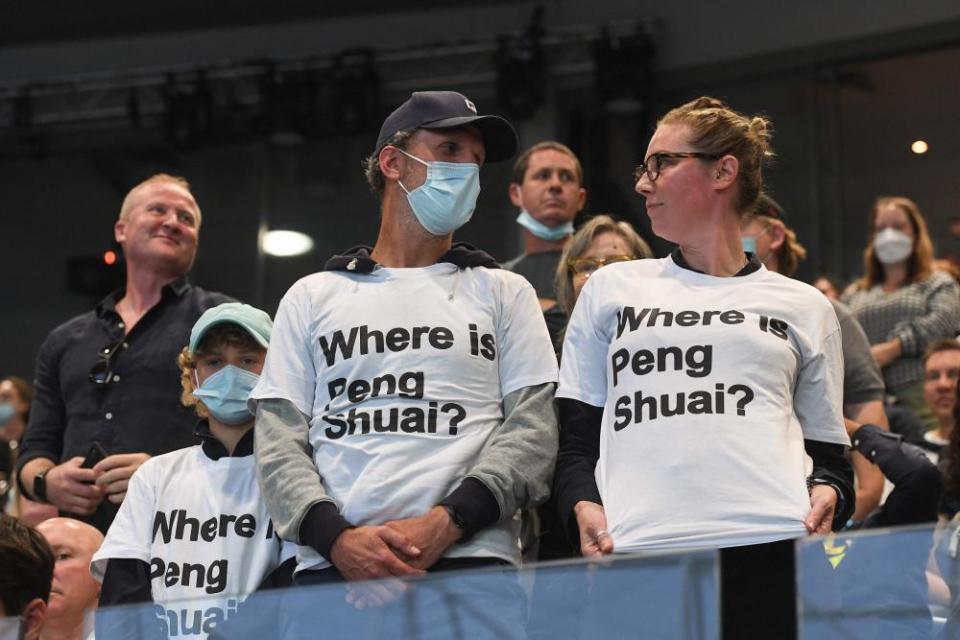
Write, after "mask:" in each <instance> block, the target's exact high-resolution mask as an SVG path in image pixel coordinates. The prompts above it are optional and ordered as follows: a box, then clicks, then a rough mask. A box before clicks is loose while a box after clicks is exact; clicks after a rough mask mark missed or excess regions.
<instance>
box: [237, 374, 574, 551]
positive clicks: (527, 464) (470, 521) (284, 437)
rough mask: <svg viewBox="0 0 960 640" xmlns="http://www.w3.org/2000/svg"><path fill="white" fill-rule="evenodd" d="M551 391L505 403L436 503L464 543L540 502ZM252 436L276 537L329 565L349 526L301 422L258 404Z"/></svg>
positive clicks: (279, 408)
mask: <svg viewBox="0 0 960 640" xmlns="http://www.w3.org/2000/svg"><path fill="white" fill-rule="evenodd" d="M555 387H556V385H555V384H554V383H552V382H549V383H545V384H541V385H534V386H530V387H524V388H522V389H518V390H517V391H514V392H513V393H510V394H509V395H507V396H506V397H505V398H504V400H503V413H504V419H503V423H502V424H501V425H500V427H499V428H497V429H496V430H495V431H494V433H493V434H492V435H491V437H490V439H489V441H488V442H487V444H486V446H485V447H484V449H483V451H482V452H481V453H480V456H479V457H478V459H477V461H476V463H475V464H474V465H473V467H472V468H471V469H470V470H469V472H468V473H467V476H466V477H465V478H464V480H463V481H462V482H461V483H460V484H459V485H458V486H457V488H456V489H454V490H453V491H452V492H451V493H450V494H449V495H448V496H447V497H446V498H444V499H443V500H442V501H441V502H440V504H442V505H446V506H449V507H451V508H453V509H454V510H455V512H456V513H457V516H458V518H459V519H460V520H461V521H462V525H463V531H464V539H467V538H469V537H470V536H472V535H473V534H475V533H476V532H477V531H479V530H481V529H483V528H485V527H487V526H489V525H491V524H493V523H495V522H498V521H500V520H504V519H506V518H510V517H513V514H514V513H515V512H516V511H517V510H518V509H524V508H527V507H532V506H535V505H537V504H539V503H541V502H543V501H545V500H546V499H547V496H548V495H549V490H550V483H551V481H552V477H553V468H554V464H555V462H556V457H557V433H558V432H557V416H556V411H555V409H554V405H553V395H554V390H555ZM255 429H256V437H255V438H254V447H255V452H256V456H257V479H258V481H259V482H260V488H261V491H262V492H263V496H264V500H265V501H266V503H267V509H268V510H269V512H270V516H271V517H272V518H273V522H274V526H275V527H276V529H277V531H278V532H279V533H280V535H281V537H283V538H286V539H288V540H292V541H294V542H297V543H299V544H308V545H310V546H312V547H313V548H315V549H316V550H317V551H318V552H320V554H321V555H323V556H324V557H326V558H329V557H330V555H329V554H330V548H331V547H332V545H333V542H334V540H335V539H336V537H337V536H338V535H339V534H340V533H341V532H342V531H343V530H344V529H346V528H349V527H351V526H353V525H352V524H351V523H350V522H349V521H347V520H346V519H344V518H343V516H342V515H340V513H339V509H338V507H337V505H336V504H335V503H334V502H333V499H332V498H330V496H328V495H327V493H326V490H325V489H324V487H323V479H322V478H321V476H320V474H319V473H318V471H317V468H316V466H315V465H314V462H313V450H312V448H311V447H310V443H309V440H308V434H309V422H308V420H307V417H306V416H305V415H303V414H302V413H300V411H299V410H298V409H297V408H296V407H295V406H294V405H293V403H291V402H289V401H287V400H278V399H269V400H261V401H260V402H259V403H258V404H257V420H256V426H255Z"/></svg>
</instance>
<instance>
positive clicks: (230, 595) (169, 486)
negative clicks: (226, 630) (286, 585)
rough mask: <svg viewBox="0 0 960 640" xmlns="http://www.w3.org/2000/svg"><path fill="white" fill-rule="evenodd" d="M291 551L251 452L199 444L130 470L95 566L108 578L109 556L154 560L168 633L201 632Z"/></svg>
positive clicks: (97, 574) (155, 588) (156, 592)
mask: <svg viewBox="0 0 960 640" xmlns="http://www.w3.org/2000/svg"><path fill="white" fill-rule="evenodd" d="M293 553H294V546H293V545H292V544H289V543H286V544H285V543H283V542H282V541H281V540H280V538H279V536H277V534H276V533H275V532H274V529H273V524H272V523H271V521H270V516H269V514H268V513H267V509H266V506H265V505H264V502H263V499H262V498H261V494H260V488H259V486H258V485H257V478H256V470H255V460H254V457H253V456H252V455H247V456H238V457H230V456H224V457H222V458H220V459H219V460H211V459H210V458H209V457H207V455H206V454H205V453H204V452H203V448H202V447H201V446H199V445H198V446H195V447H190V448H188V449H180V450H179V451H173V452H171V453H166V454H164V455H161V456H156V457H153V458H150V459H149V460H147V461H146V462H145V463H143V465H142V466H141V467H140V468H139V469H138V470H137V471H136V473H134V474H133V477H132V478H131V479H130V486H129V488H128V489H127V495H126V498H124V500H123V504H121V505H120V510H119V512H118V513H117V517H116V519H115V520H114V521H113V524H112V525H111V526H110V530H109V531H108V532H107V536H106V539H105V540H104V541H103V544H102V545H101V546H100V549H99V550H98V551H97V553H96V554H94V556H93V558H92V559H91V562H90V572H91V573H92V574H93V577H94V578H96V579H97V580H100V581H103V575H104V572H105V571H106V568H107V561H108V560H109V559H111V558H132V559H135V560H141V561H143V562H147V563H149V564H150V577H151V591H152V594H153V601H154V602H155V603H157V604H160V605H163V607H164V608H165V611H163V612H162V613H161V612H160V611H159V610H158V613H157V615H158V617H159V618H160V619H161V620H162V621H163V622H164V624H165V625H166V628H167V632H168V633H169V635H170V637H180V636H188V637H201V638H203V637H206V636H207V634H208V633H210V632H211V631H212V629H213V628H214V627H215V626H216V625H217V624H220V623H222V622H223V621H224V620H226V619H228V618H229V617H230V616H231V615H232V614H233V613H234V612H236V610H237V606H238V605H239V603H240V602H242V601H243V599H244V598H245V597H246V596H247V595H248V594H249V593H251V592H253V591H255V590H256V588H257V585H259V584H260V582H261V581H262V580H263V579H264V578H265V577H266V576H267V574H269V573H270V571H272V570H273V569H274V568H276V567H277V566H279V565H280V563H281V562H283V561H284V560H285V559H287V558H290V557H293Z"/></svg>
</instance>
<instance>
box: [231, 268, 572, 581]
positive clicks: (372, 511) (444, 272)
mask: <svg viewBox="0 0 960 640" xmlns="http://www.w3.org/2000/svg"><path fill="white" fill-rule="evenodd" d="M556 376H557V365H556V360H555V358H554V356H553V351H552V348H551V346H550V338H549V335H548V334H547V330H546V325H545V323H544V320H543V314H542V313H541V312H540V308H539V306H538V304H537V299H536V295H535V294H534V291H533V288H532V287H531V286H530V284H529V283H527V282H526V281H525V280H524V279H523V278H521V277H520V276H518V275H516V274H513V273H510V272H507V271H504V270H501V269H485V268H467V269H459V268H458V267H456V266H455V265H453V264H449V263H438V264H435V265H431V266H428V267H423V268H410V269H394V268H378V269H376V270H375V271H373V272H372V273H369V274H356V273H349V272H342V271H336V272H333V271H328V272H322V273H316V274H313V275H310V276H307V277H305V278H303V279H301V280H300V281H298V282H297V283H296V284H294V285H293V287H291V288H290V290H289V291H288V292H287V294H286V295H285V296H284V298H283V300H282V301H281V303H280V308H279V309H278V310H277V317H276V321H275V322H274V325H273V333H272V335H271V339H270V350H269V351H268V353H267V361H266V364H265V365H264V369H263V373H262V375H261V376H260V382H259V384H258V385H257V387H256V388H255V389H254V390H253V393H252V394H251V396H250V397H251V399H252V400H258V399H264V398H282V399H286V400H289V401H291V402H292V403H293V404H294V405H296V407H297V408H298V409H299V410H300V411H301V412H303V413H304V414H305V415H307V416H310V434H309V438H310V444H311V446H312V447H313V457H314V462H315V464H316V465H317V469H318V470H319V472H320V476H321V479H322V482H323V485H324V488H325V489H326V492H327V494H328V495H329V496H330V497H331V498H332V499H333V500H334V501H335V503H336V505H337V507H338V508H339V509H340V512H341V513H342V515H343V516H344V517H345V518H346V519H347V520H349V521H350V522H351V523H353V524H355V525H376V524H383V523H384V522H387V521H389V520H396V519H400V518H408V517H415V516H419V515H423V514H424V513H426V512H427V511H428V510H429V509H430V508H431V507H432V506H433V505H435V504H436V503H437V502H439V501H440V500H442V499H443V498H444V497H445V496H447V495H448V494H449V493H450V491H452V490H453V489H455V488H456V487H457V486H458V485H459V484H460V482H461V481H462V480H463V479H464V478H465V477H466V476H468V475H469V472H470V469H471V467H472V466H473V464H474V463H475V462H476V460H477V459H478V457H479V456H480V453H481V451H482V450H483V449H484V447H485V446H486V444H487V443H488V441H489V440H490V438H491V436H492V435H493V434H494V433H495V431H496V429H497V428H498V427H499V426H500V424H501V423H502V421H503V417H504V416H503V398H504V397H505V396H507V395H508V394H510V393H511V392H513V391H517V390H519V389H521V388H524V387H528V386H534V385H540V384H545V383H548V382H555V381H556ZM518 537H519V532H518V530H517V525H516V521H515V520H508V521H506V522H502V523H500V524H497V525H493V526H491V527H488V528H486V529H484V530H482V531H480V532H479V533H478V534H477V535H476V536H474V537H473V538H472V539H471V540H469V541H468V542H466V543H464V544H458V545H455V546H454V547H452V548H451V549H450V550H448V552H447V553H446V555H447V556H450V557H499V558H503V559H505V560H508V561H513V562H517V561H519V553H520V552H519V543H518ZM298 559H299V564H298V570H301V569H307V568H317V569H319V568H323V567H327V566H329V563H328V562H327V561H326V560H325V559H324V558H323V557H322V556H321V555H320V554H318V553H317V552H316V551H315V550H314V549H312V548H311V547H309V546H301V547H300V548H299V550H298Z"/></svg>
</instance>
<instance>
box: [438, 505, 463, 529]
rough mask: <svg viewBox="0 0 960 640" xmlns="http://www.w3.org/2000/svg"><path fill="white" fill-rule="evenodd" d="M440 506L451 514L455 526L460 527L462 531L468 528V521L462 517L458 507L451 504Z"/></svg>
mask: <svg viewBox="0 0 960 640" xmlns="http://www.w3.org/2000/svg"><path fill="white" fill-rule="evenodd" d="M440 506H441V507H443V508H444V509H446V510H447V513H449V514H450V521H451V522H453V526H455V527H456V528H457V529H460V531H463V530H464V529H465V528H466V526H467V523H466V522H464V521H463V518H461V517H460V514H459V513H457V510H456V509H454V508H453V507H452V506H450V505H449V504H441V505H440Z"/></svg>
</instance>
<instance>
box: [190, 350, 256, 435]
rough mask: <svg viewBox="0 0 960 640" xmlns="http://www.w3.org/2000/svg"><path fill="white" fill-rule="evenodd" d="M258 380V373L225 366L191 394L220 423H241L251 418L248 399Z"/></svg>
mask: <svg viewBox="0 0 960 640" xmlns="http://www.w3.org/2000/svg"><path fill="white" fill-rule="evenodd" d="M258 380H260V376H258V375H257V374H255V373H251V372H249V371H247V370H245V369H241V368H240V367H235V366H233V365H232V364H228V365H227V366H225V367H224V368H223V369H220V371H217V372H216V373H214V374H213V375H212V376H210V377H209V378H207V379H206V380H204V381H203V384H202V385H200V388H199V389H194V390H193V395H194V397H195V398H199V399H200V400H202V401H203V404H204V406H205V407H207V409H208V410H209V411H210V415H212V416H213V417H214V418H216V419H217V420H219V421H220V422H222V423H223V424H243V423H244V422H249V421H250V420H251V419H253V414H251V413H250V411H249V410H248V409H247V399H248V398H249V397H250V393H251V392H252V391H253V388H254V387H255V386H257V381H258Z"/></svg>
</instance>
